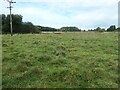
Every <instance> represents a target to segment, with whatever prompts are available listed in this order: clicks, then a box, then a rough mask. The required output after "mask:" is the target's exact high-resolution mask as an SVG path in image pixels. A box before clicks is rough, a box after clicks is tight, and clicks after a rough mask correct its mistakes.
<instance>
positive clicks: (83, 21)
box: [0, 0, 119, 29]
mask: <svg viewBox="0 0 120 90" xmlns="http://www.w3.org/2000/svg"><path fill="white" fill-rule="evenodd" d="M14 1H15V2H16V4H14V5H13V7H14V8H13V9H12V13H14V14H21V15H22V16H23V21H24V22H27V21H29V22H32V23H33V24H34V25H42V26H50V27H55V28H60V27H63V26H76V27H79V28H81V29H89V28H96V27H98V26H99V27H102V28H108V27H109V26H110V25H116V26H117V25H118V24H117V23H118V1H119V0H26V1H25V0H14ZM0 4H1V5H2V7H1V8H2V9H1V10H2V11H1V12H2V13H4V14H8V13H9V10H8V9H7V8H6V7H7V6H8V3H7V1H4V0H2V3H0Z"/></svg>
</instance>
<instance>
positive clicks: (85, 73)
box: [2, 32, 118, 88]
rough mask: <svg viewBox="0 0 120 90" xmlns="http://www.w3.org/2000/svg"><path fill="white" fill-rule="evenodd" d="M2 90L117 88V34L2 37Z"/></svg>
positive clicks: (86, 33) (50, 34)
mask: <svg viewBox="0 0 120 90" xmlns="http://www.w3.org/2000/svg"><path fill="white" fill-rule="evenodd" d="M2 58H3V59H2V85H3V88H117V87H118V68H117V67H118V34H117V33H89V32H80V33H61V34H54V33H49V34H15V35H14V36H13V37H11V36H10V35H9V34H7V35H2Z"/></svg>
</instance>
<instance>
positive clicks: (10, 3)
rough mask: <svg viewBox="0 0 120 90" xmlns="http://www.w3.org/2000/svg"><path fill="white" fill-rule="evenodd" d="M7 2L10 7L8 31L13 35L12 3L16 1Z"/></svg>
mask: <svg viewBox="0 0 120 90" xmlns="http://www.w3.org/2000/svg"><path fill="white" fill-rule="evenodd" d="M7 1H8V2H9V7H7V8H9V9H10V32H11V36H13V28H12V8H13V7H12V6H11V5H12V3H16V2H13V1H12V0H7Z"/></svg>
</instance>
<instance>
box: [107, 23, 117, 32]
mask: <svg viewBox="0 0 120 90" xmlns="http://www.w3.org/2000/svg"><path fill="white" fill-rule="evenodd" d="M115 30H116V26H115V25H111V26H110V27H109V28H108V29H107V31H108V32H111V31H115Z"/></svg>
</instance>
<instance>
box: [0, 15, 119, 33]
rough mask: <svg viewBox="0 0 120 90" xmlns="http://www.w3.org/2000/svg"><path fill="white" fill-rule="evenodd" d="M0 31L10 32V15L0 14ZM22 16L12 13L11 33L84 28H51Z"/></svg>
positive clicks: (98, 30)
mask: <svg viewBox="0 0 120 90" xmlns="http://www.w3.org/2000/svg"><path fill="white" fill-rule="evenodd" d="M0 17H2V33H10V23H9V21H10V15H9V14H8V15H5V14H2V15H0ZM22 19H23V16H22V15H19V14H12V21H13V22H12V24H13V33H22V34H25V33H41V32H49V31H50V32H57V31H61V32H75V31H77V32H81V31H86V30H81V29H79V28H78V27H72V26H69V27H68V26H67V27H61V28H60V29H56V28H52V27H44V26H36V25H33V24H32V22H23V21H22ZM118 29H119V28H116V26H115V25H111V26H110V27H109V28H108V29H106V30H105V29H104V28H100V27H97V28H96V29H90V30H88V31H90V32H92V31H94V32H112V31H118Z"/></svg>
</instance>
